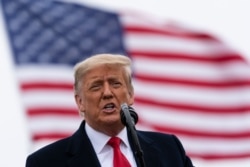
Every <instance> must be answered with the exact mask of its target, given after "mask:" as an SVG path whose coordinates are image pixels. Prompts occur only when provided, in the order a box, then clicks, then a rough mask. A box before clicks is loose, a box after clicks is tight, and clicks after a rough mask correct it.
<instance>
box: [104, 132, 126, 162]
mask: <svg viewBox="0 0 250 167" xmlns="http://www.w3.org/2000/svg"><path fill="white" fill-rule="evenodd" d="M120 143H121V139H120V138H118V137H112V138H111V139H110V140H109V141H108V144H109V145H110V146H111V147H113V150H114V159H113V165H114V167H131V165H130V164H129V162H128V160H127V159H126V157H125V156H124V155H123V154H122V152H121V150H120Z"/></svg>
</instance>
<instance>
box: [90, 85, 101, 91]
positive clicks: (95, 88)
mask: <svg viewBox="0 0 250 167" xmlns="http://www.w3.org/2000/svg"><path fill="white" fill-rule="evenodd" d="M90 89H91V90H98V89H100V85H92V86H91V87H90Z"/></svg>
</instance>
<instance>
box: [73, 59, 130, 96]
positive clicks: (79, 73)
mask: <svg viewBox="0 0 250 167" xmlns="http://www.w3.org/2000/svg"><path fill="white" fill-rule="evenodd" d="M103 64H107V65H119V66H120V67H121V68H124V72H125V76H126V82H127V86H128V89H129V90H130V91H132V92H133V85H132V69H131V60H130V59H129V58H128V57H127V56H124V55H118V54H97V55H93V56H91V57H88V58H87V59H84V60H83V61H81V62H79V63H77V64H76V65H75V67H74V78H75V81H74V91H75V94H77V92H79V89H80V87H81V81H82V78H83V77H84V75H85V74H86V73H87V72H88V71H89V70H90V69H93V68H94V67H97V66H99V65H103Z"/></svg>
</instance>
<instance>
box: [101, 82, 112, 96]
mask: <svg viewBox="0 0 250 167" xmlns="http://www.w3.org/2000/svg"><path fill="white" fill-rule="evenodd" d="M103 96H104V97H105V98H110V97H113V93H112V90H111V88H110V85H109V84H108V83H105V84H104V90H103Z"/></svg>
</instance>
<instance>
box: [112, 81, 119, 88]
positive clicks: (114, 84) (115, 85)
mask: <svg viewBox="0 0 250 167" xmlns="http://www.w3.org/2000/svg"><path fill="white" fill-rule="evenodd" d="M113 86H114V87H119V86H121V83H120V82H114V83H113Z"/></svg>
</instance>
